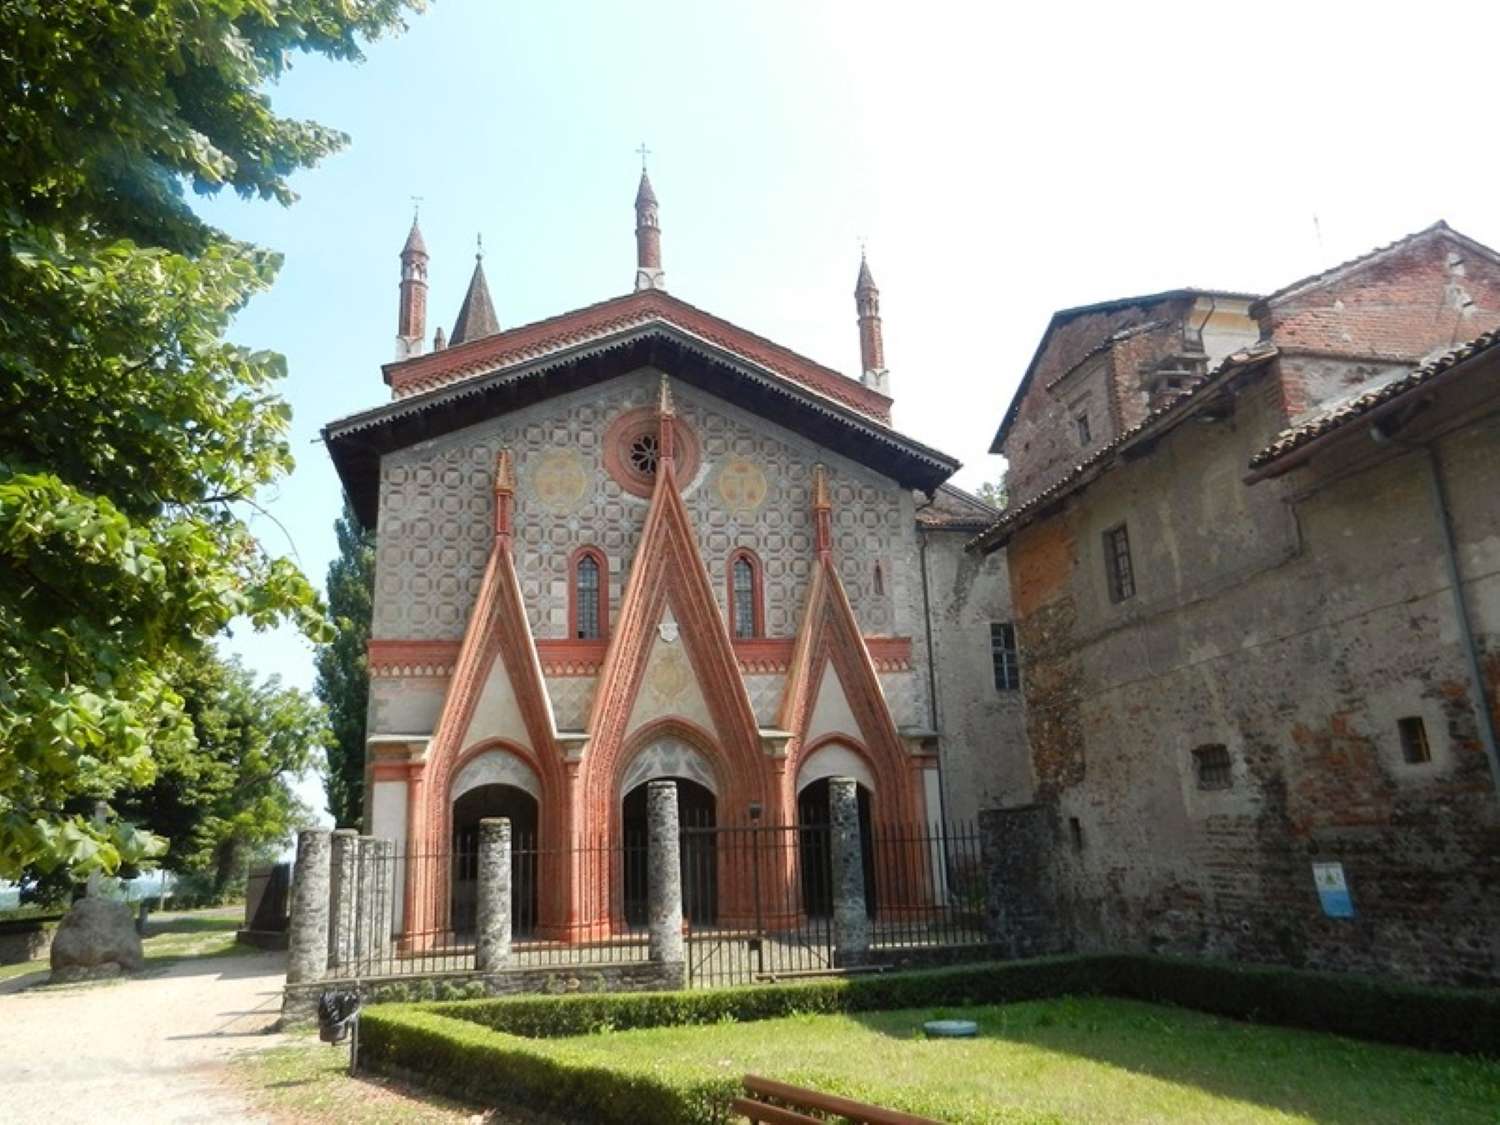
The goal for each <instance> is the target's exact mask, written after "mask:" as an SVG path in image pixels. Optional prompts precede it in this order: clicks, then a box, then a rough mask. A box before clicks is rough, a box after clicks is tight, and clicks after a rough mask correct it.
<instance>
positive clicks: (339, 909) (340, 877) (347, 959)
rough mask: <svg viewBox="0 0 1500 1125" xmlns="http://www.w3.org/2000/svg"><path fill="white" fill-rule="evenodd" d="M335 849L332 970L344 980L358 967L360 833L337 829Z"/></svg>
mask: <svg viewBox="0 0 1500 1125" xmlns="http://www.w3.org/2000/svg"><path fill="white" fill-rule="evenodd" d="M332 849H333V854H332V858H331V860H330V864H329V868H330V870H329V889H330V891H331V906H330V910H331V914H330V916H329V920H328V967H329V969H330V970H331V971H332V973H333V975H334V976H340V975H342V974H343V972H344V971H345V970H346V969H347V968H348V967H349V966H351V965H353V964H354V933H355V930H356V929H357V928H358V926H359V905H358V903H359V833H357V832H355V831H354V829H352V828H338V829H335V830H334V833H333V844H332Z"/></svg>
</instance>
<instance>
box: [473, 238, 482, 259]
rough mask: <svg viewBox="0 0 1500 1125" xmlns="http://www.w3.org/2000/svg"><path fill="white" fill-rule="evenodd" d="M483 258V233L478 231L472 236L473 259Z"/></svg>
mask: <svg viewBox="0 0 1500 1125" xmlns="http://www.w3.org/2000/svg"><path fill="white" fill-rule="evenodd" d="M483 258H484V233H483V232H482V231H481V232H480V233H478V234H476V235H475V236H474V260H475V261H481V260H483Z"/></svg>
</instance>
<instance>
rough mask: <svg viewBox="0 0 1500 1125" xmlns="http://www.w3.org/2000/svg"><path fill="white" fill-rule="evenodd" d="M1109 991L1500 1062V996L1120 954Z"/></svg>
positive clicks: (1250, 1019) (1338, 975) (1234, 1016)
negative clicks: (1479, 1056) (1482, 1057)
mask: <svg viewBox="0 0 1500 1125" xmlns="http://www.w3.org/2000/svg"><path fill="white" fill-rule="evenodd" d="M1111 960H1112V961H1113V962H1114V963H1115V964H1114V968H1113V970H1112V971H1111V972H1110V974H1109V975H1110V984H1109V986H1108V988H1107V991H1108V992H1109V993H1110V994H1111V995H1114V996H1122V997H1125V998H1128V999H1133V1000H1147V1001H1150V1002H1152V1003H1158V1004H1176V1005H1177V1006H1178V1007H1182V1008H1193V1009H1196V1010H1197V1011H1200V1012H1209V1013H1211V1014H1213V1015H1217V1016H1229V1017H1231V1018H1232V1019H1238V1020H1245V1021H1247V1022H1250V1023H1268V1024H1277V1025H1279V1026H1283V1027H1300V1028H1305V1029H1307V1030H1309V1031H1325V1032H1330V1033H1332V1034H1335V1035H1347V1036H1349V1037H1350V1038H1352V1039H1369V1040H1373V1041H1374V1042H1377V1043H1394V1044H1396V1045H1397V1046H1400V1047H1418V1048H1422V1049H1424V1050H1430V1051H1451V1052H1455V1053H1458V1054H1471V1055H1486V1056H1489V1057H1491V1058H1500V991H1496V990H1494V989H1486V990H1479V989H1462V988H1436V987H1432V986H1427V985H1416V984H1405V983H1401V982H1398V981H1392V980H1382V979H1380V978H1378V977H1364V976H1354V975H1351V974H1347V973H1326V972H1313V971H1310V970H1305V969H1285V968H1278V967H1275V966H1261V965H1241V964H1233V963H1229V962H1223V961H1198V960H1193V959H1190V958H1186V957H1160V956H1157V957H1149V956H1129V955H1122V956H1118V957H1113V958H1111Z"/></svg>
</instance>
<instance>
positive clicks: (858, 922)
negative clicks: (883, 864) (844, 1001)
mask: <svg viewBox="0 0 1500 1125" xmlns="http://www.w3.org/2000/svg"><path fill="white" fill-rule="evenodd" d="M828 812H829V833H830V835H831V837H832V839H831V840H830V841H829V843H830V849H831V851H832V853H833V959H834V963H835V964H836V965H840V966H843V965H860V964H863V963H864V962H865V961H866V960H867V959H868V958H869V953H870V916H869V913H868V912H867V911H866V909H865V862H864V854H863V852H862V850H861V847H860V838H859V785H858V783H857V782H856V781H855V780H854V779H853V778H852V777H831V778H829V779H828Z"/></svg>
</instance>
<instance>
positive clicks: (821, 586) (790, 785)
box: [780, 467, 920, 821]
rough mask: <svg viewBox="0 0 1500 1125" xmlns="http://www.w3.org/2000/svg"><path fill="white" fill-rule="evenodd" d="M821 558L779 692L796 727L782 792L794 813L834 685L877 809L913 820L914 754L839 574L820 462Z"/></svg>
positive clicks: (788, 721)
mask: <svg viewBox="0 0 1500 1125" xmlns="http://www.w3.org/2000/svg"><path fill="white" fill-rule="evenodd" d="M814 494H815V510H816V514H817V516H818V519H817V526H818V558H817V561H816V563H815V564H814V566H813V573H812V580H811V581H810V582H809V583H808V591H807V603H806V608H805V609H804V611H803V614H802V624H801V627H800V629H799V630H798V633H797V643H796V645H795V647H794V648H793V650H792V662H791V666H790V668H789V670H788V673H787V687H786V694H785V695H784V696H783V697H782V704H781V718H780V724H781V728H782V729H783V730H787V731H790V732H791V733H792V738H791V741H790V742H789V743H788V744H787V766H786V770H785V775H784V776H785V778H786V779H787V784H786V787H785V789H786V791H784V792H783V793H782V794H780V797H781V800H782V802H783V809H784V810H785V811H786V813H787V814H788V815H790V813H791V811H792V809H793V808H794V805H795V800H796V794H795V792H792V790H794V789H795V785H796V777H797V772H798V770H799V769H800V768H801V765H802V762H803V761H804V760H805V758H806V756H807V755H808V754H809V753H810V752H811V751H812V750H813V749H815V748H816V745H817V743H818V740H819V739H820V738H821V737H822V736H824V735H826V734H827V733H828V732H826V731H816V730H813V729H812V720H813V717H814V715H815V714H816V713H817V711H818V702H819V698H820V695H821V694H823V693H824V692H826V691H827V690H828V689H829V688H830V687H836V689H837V690H838V691H841V692H842V694H843V698H844V700H845V701H846V702H847V704H848V714H849V721H850V722H852V724H853V725H854V726H855V727H856V728H857V729H855V730H850V731H847V732H846V733H847V734H849V735H851V736H854V737H855V738H857V739H858V741H859V743H861V744H862V746H863V748H864V750H865V751H866V753H867V754H868V756H869V759H870V764H871V767H872V768H873V770H874V774H875V781H876V789H877V791H876V794H875V799H876V802H877V804H878V807H879V809H880V815H881V816H882V817H883V818H884V819H886V820H890V821H915V820H917V819H918V810H919V808H920V806H919V804H918V801H917V797H916V793H917V789H916V783H915V780H914V773H913V769H912V764H911V756H910V754H909V753H908V752H907V749H906V744H905V742H904V740H903V739H902V738H901V733H900V731H899V730H898V728H897V726H896V720H895V718H894V716H892V714H891V709H890V706H889V705H888V704H887V703H886V699H885V692H884V691H883V690H882V689H881V686H880V676H879V674H878V673H877V671H876V669H875V662H874V661H873V660H872V659H871V658H870V651H869V648H868V647H867V646H866V644H865V639H864V636H863V634H862V633H861V632H860V628H859V621H858V619H857V618H856V617H855V615H854V607H853V606H852V605H851V604H850V602H849V595H848V592H847V591H846V590H845V589H844V584H843V581H842V580H841V579H840V578H839V572H838V567H837V566H836V565H835V564H834V561H833V555H832V550H831V547H830V538H831V537H830V536H829V534H828V531H827V527H828V522H829V521H828V508H829V504H828V499H827V495H828V493H827V487H826V484H825V482H824V480H823V474H822V471H821V467H820V470H819V472H818V473H817V474H816V480H815V487H814Z"/></svg>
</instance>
